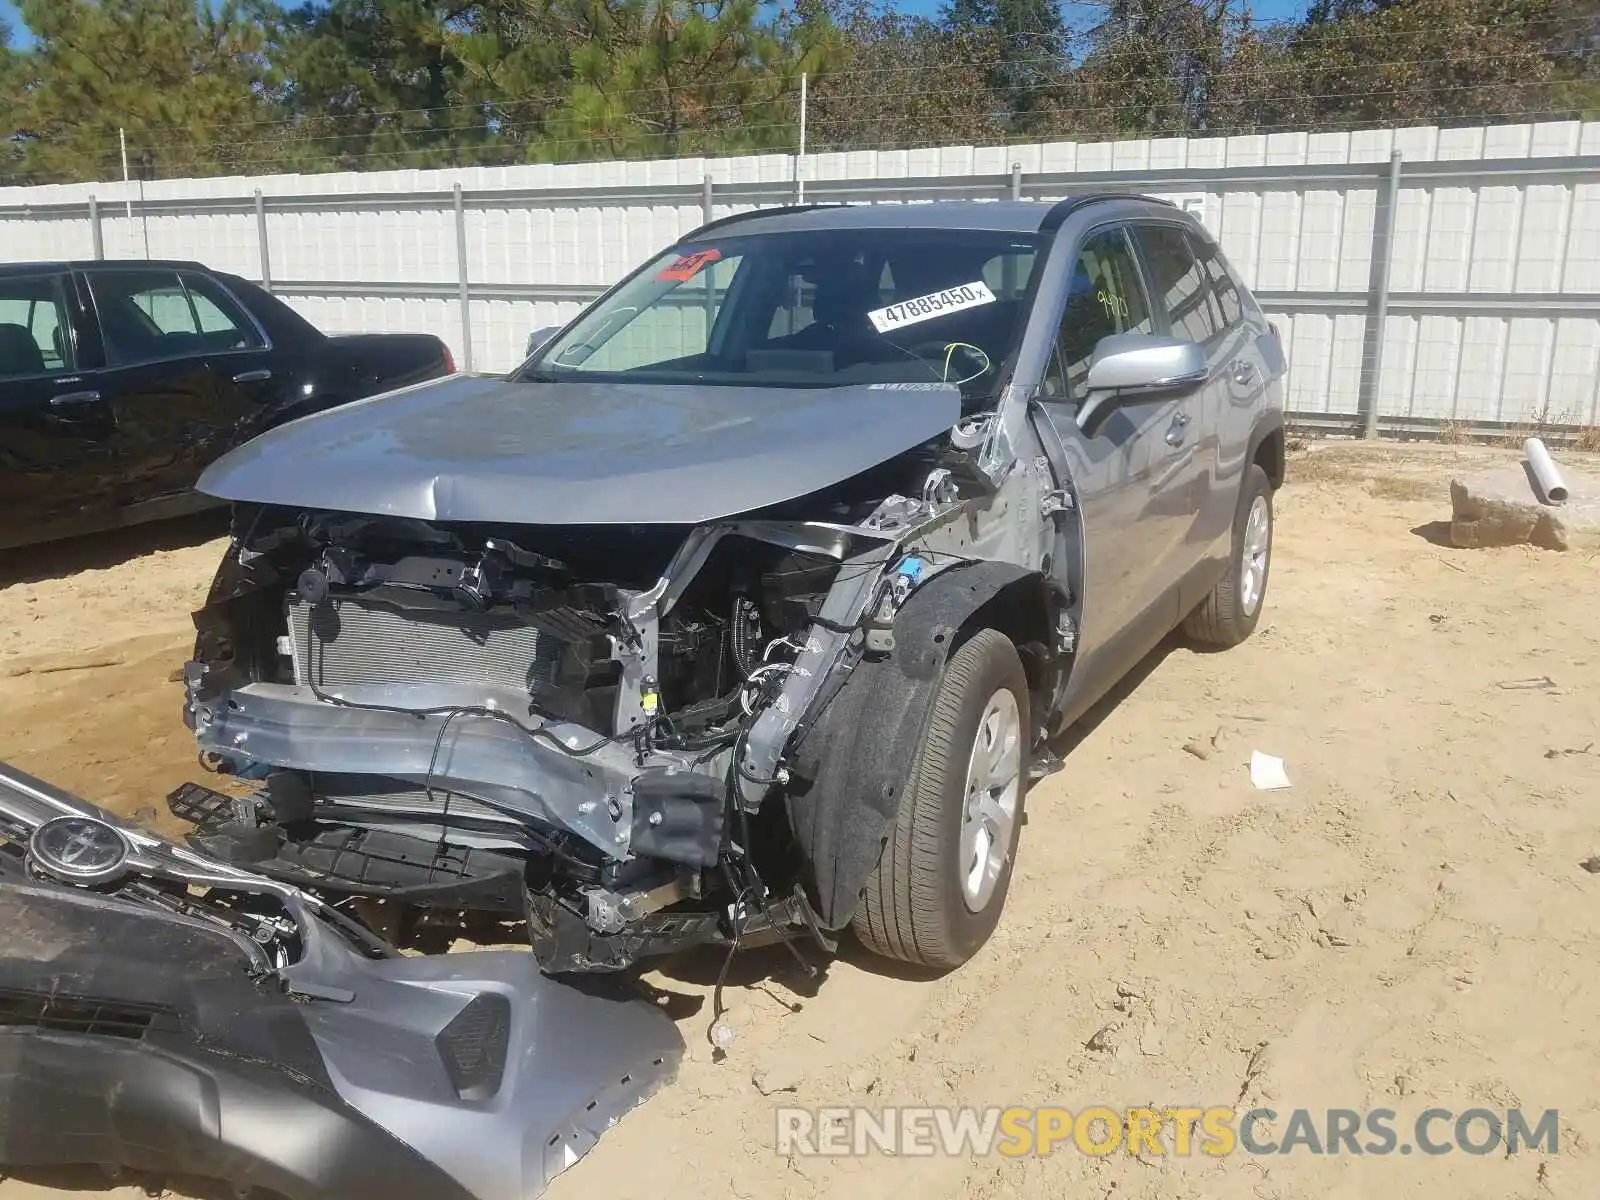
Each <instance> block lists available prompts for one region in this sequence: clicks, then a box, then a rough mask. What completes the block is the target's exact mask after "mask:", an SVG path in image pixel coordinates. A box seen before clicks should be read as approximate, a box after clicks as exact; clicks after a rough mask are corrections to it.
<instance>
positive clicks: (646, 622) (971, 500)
mask: <svg viewBox="0 0 1600 1200" xmlns="http://www.w3.org/2000/svg"><path fill="white" fill-rule="evenodd" d="M1284 370H1285V362H1284V356H1283V351H1282V348H1281V346H1280V342H1279V338H1278V336H1277V334H1276V332H1275V331H1274V330H1273V327H1272V326H1271V325H1270V324H1269V323H1268V321H1267V320H1266V319H1265V317H1264V316H1263V315H1262V312H1261V309H1260V307H1259V306H1258V304H1257V303H1256V301H1255V299H1254V298H1253V297H1252V295H1251V294H1250V292H1249V290H1248V289H1247V288H1246V287H1245V285H1244V284H1243V282H1242V281H1241V280H1240V278H1239V275H1238V274H1237V272H1236V271H1235V270H1233V269H1232V267H1231V266H1230V265H1229V263H1228V262H1227V260H1226V259H1225V257H1224V256H1223V254H1222V253H1221V252H1220V250H1219V249H1218V247H1217V245H1216V243H1215V241H1214V240H1213V239H1212V238H1211V237H1210V235H1209V234H1208V233H1207V232H1206V231H1205V230H1204V228H1203V227H1202V226H1201V225H1200V224H1199V223H1198V222H1196V221H1195V220H1194V219H1193V218H1192V217H1190V216H1189V215H1187V214H1186V213H1184V212H1182V211H1180V210H1178V209H1176V208H1174V207H1173V206H1171V205H1169V204H1166V203H1163V202H1160V201H1156V200H1151V199H1147V198H1142V197H1136V196H1085V197H1081V198H1075V199H1068V200H1063V201H1061V202H1059V203H1028V202H1015V203H1006V202H1001V203H986V202H960V203H933V204H921V205H907V206H902V205H883V206H844V205H835V206H806V207H797V208H786V209H769V210H765V211H757V212H750V213H744V214H741V215H738V216H734V217H730V218H727V219H725V220H720V221H715V222H712V223H711V224H708V225H705V226H703V227H702V228H700V229H698V230H696V231H694V232H693V233H692V234H690V235H689V236H688V237H686V238H685V239H683V240H682V241H681V242H679V243H678V244H677V245H674V246H673V247H671V248H670V249H669V250H667V251H665V252H664V253H662V254H660V255H658V256H657V257H655V258H653V259H652V260H651V261H649V262H648V263H646V264H645V265H644V266H642V267H641V268H640V269H639V270H637V271H635V272H634V273H633V274H631V275H629V276H628V277H627V278H625V279H623V280H622V281H621V282H620V283H618V284H617V285H616V286H615V287H613V288H612V289H610V290H609V291H608V292H607V293H606V294H605V295H604V296H602V297H601V298H600V299H599V300H597V301H596V302H595V303H594V304H592V305H591V306H589V307H588V308H587V309H586V310H585V311H584V312H583V313H581V314H580V315H579V316H578V317H577V318H576V319H575V320H573V321H572V322H571V323H570V324H568V325H567V326H565V327H564V328H562V329H561V330H559V331H557V332H555V333H554V334H553V335H552V336H550V337H548V338H547V339H544V340H543V341H542V345H540V346H539V348H538V349H537V350H535V352H534V353H533V354H532V355H531V356H530V357H529V358H528V360H527V361H526V362H525V363H524V364H523V365H522V366H521V367H519V368H518V369H517V370H515V371H514V372H512V373H511V374H510V375H508V376H505V377H471V376H455V377H452V378H450V379H446V380H442V381H435V382H430V383H425V384H422V385H419V386H415V387H410V388H406V389H403V390H400V391H395V392H391V393H388V394H385V395H382V396H378V397H376V398H373V399H369V400H365V401H361V402H359V403H356V404H352V405H348V406H346V407H344V408H341V409H337V410H334V411H331V412H327V413H322V414H318V415H314V416H310V417H307V418H305V419H303V420H300V421H297V422H294V423H292V424H289V425H286V426H284V427H282V428H279V429H276V430H274V431H272V432H269V433H267V434H265V435H263V436H261V437H259V438H257V439H256V440H255V441H253V442H251V443H249V444H247V445H245V446H244V447H242V448H240V449H239V450H237V451H235V452H234V453H233V454H231V455H230V456H229V457H227V458H225V459H223V460H221V461H219V462H218V463H217V464H215V465H214V466H213V467H212V468H211V469H210V470H209V471H208V472H207V473H206V475H205V477H204V478H203V479H202V480H201V483H200V489H201V490H202V491H203V492H207V493H209V494H211V495H214V496H217V497H220V498H223V499H226V500H230V501H232V502H233V503H234V527H233V536H232V541H231V546H230V549H229V550H228V552H227V555H226V557H225V559H224V561H223V562H222V564H221V567H220V569H219V571H218V573H217V576H216V580H215V583H214V585H213V587H212V590H211V594H210V597H209V599H208V601H207V603H206V604H205V606H204V608H203V609H201V610H200V611H199V612H198V613H197V614H196V618H195V619H196V626H197V630H198V636H197V641H196V647H195V654H194V660H193V661H192V662H191V663H190V664H189V666H188V668H187V679H186V683H187V699H186V714H187V720H188V721H189V723H190V725H191V727H192V728H193V730H194V733H195V736H196V738H197V739H198V743H199V747H200V749H201V752H202V761H204V762H206V763H207V764H208V765H209V766H210V767H211V768H212V769H214V770H216V771H219V772H222V773H225V774H230V775H232V776H234V777H236V780H235V786H230V787H229V788H228V789H227V791H228V792H229V793H230V794H229V795H224V794H223V792H222V791H219V790H213V789H211V788H206V787H202V786H200V785H198V784H191V785H188V786H186V787H185V788H182V789H180V790H179V792H177V793H174V795H173V796H172V797H171V798H170V803H171V805H172V807H173V808H174V811H177V812H179V813H180V814H181V815H184V816H187V817H189V818H191V819H193V820H194V821H196V822H197V824H198V828H197V829H196V831H195V832H194V833H193V834H192V835H191V840H192V841H193V843H194V844H195V845H196V846H197V847H198V848H201V849H203V850H205V851H207V852H209V853H211V854H213V855H218V856H221V857H223V858H225V859H227V860H229V861H231V862H234V863H236V864H239V865H243V866H248V867H249V868H250V869H251V870H253V871H256V872H260V873H263V874H267V875H270V876H273V877H276V878H279V879H282V880H284V881H286V882H290V883H293V884H295V885H296V886H298V887H301V888H303V889H307V890H310V891H312V892H314V893H316V894H319V895H322V896H324V897H326V898H332V899H333V901H334V902H335V903H338V904H341V905H346V902H347V901H348V902H349V904H348V907H349V908H350V909H352V910H362V908H363V905H365V908H366V910H367V911H371V910H372V909H373V908H375V907H376V908H381V909H383V910H384V911H385V912H386V913H388V914H390V917H391V918H392V919H394V920H397V921H400V922H402V923H404V922H424V923H425V922H428V921H437V920H440V919H441V917H445V918H449V919H455V918H456V916H457V915H458V914H460V913H462V912H471V911H487V912H490V913H494V912H498V913H502V914H505V915H507V916H510V917H515V918H525V919H526V922H527V928H528V936H529V938H530V940H531V943H532V946H533V949H534V951H535V953H536V955H537V957H538V959H539V961H540V963H541V964H542V965H543V966H544V968H545V969H546V970H547V971H550V972H573V971H603V970H619V969H624V968H629V967H632V966H634V965H635V964H636V963H639V962H640V961H641V960H646V959H648V958H649V957H651V956H655V955H659V954H664V953H668V952H672V951H677V950H681V949H684V948H687V947H690V946H694V945H701V944H706V943H720V944H722V945H724V946H726V947H729V948H730V949H736V948H738V947H739V946H741V945H744V946H748V945H752V944H755V943H756V942H757V941H771V940H774V939H778V938H781V939H784V940H786V941H787V940H789V939H790V938H791V937H792V936H793V935H794V934H796V933H799V934H803V935H805V936H807V937H811V938H814V939H815V940H816V941H818V942H819V943H821V944H822V945H823V946H824V947H825V948H827V949H829V950H831V949H833V948H834V947H835V946H836V943H837V938H838V937H839V935H841V934H842V933H843V932H844V931H845V930H846V928H847V927H848V928H851V929H853V930H854V933H855V935H856V936H857V937H858V938H859V939H860V941H862V942H863V943H865V944H866V945H867V946H868V947H870V948H871V949H872V950H875V951H877V952H878V953H880V954H883V955H887V956H891V957H894V958H899V959H904V960H909V961H911V962H913V963H917V964H922V965H924V966H929V967H933V968H938V969H949V968H953V967H955V966H957V965H959V964H961V963H962V962H964V961H965V960H966V959H968V958H969V957H970V956H971V955H972V954H973V953H974V952H975V951H977V950H978V948H979V947H981V946H982V945H983V944H984V942H985V940H986V939H987V938H988V937H989V935H990V933H991V931H992V930H993V929H994V927H995V923H996V921H997V920H998V919H999V916H1000V912H1001V908H1002V905H1003V904H1004V902H1005V897H1006V892H1007V888H1008V885H1009V882H1010V878H1011V872H1012V864H1013V861H1014V857H1015V854H1016V851H1017V844H1018V835H1019V833H1020V830H1021V827H1022V810H1023V799H1024V794H1025V792H1026V790H1027V787H1028V784H1029V783H1030V782H1031V781H1032V780H1034V779H1037V778H1038V777H1040V776H1042V775H1044V774H1047V773H1049V772H1050V771H1052V770H1055V769H1059V768H1060V767H1061V765H1062V764H1061V762H1060V761H1059V759H1058V758H1057V757H1056V755H1055V754H1054V753H1052V750H1051V739H1052V737H1053V735H1055V734H1056V733H1058V732H1059V731H1061V730H1062V729H1063V728H1064V727H1065V726H1067V725H1068V724H1070V723H1071V722H1073V721H1074V720H1076V719H1077V718H1078V717H1079V716H1080V715H1081V714H1082V713H1083V712H1084V711H1085V710H1086V709H1087V708H1088V707H1089V706H1090V705H1091V704H1093V703H1094V702H1095V701H1096V700H1097V699H1099V698H1100V697H1102V696H1104V695H1105V694H1106V693H1107V691H1108V690H1109V689H1110V688H1111V686H1112V685H1113V684H1114V683H1116V682H1117V680H1118V679H1119V678H1121V677H1122V676H1123V675H1124V674H1125V673H1126V672H1127V671H1128V670H1129V669H1130V668H1131V667H1132V666H1133V665H1134V664H1135V663H1137V662H1138V660H1139V659H1140V658H1141V657H1143V656H1144V655H1145V654H1147V653H1148V652H1149V651H1150V650H1151V649H1152V648H1153V647H1155V646H1156V645H1157V643H1158V642H1159V641H1160V640H1161V639H1162V638H1163V637H1164V636H1165V635H1167V634H1168V633H1169V632H1170V631H1172V630H1173V629H1174V628H1175V627H1178V626H1180V625H1181V626H1182V628H1183V629H1184V630H1185V631H1186V633H1187V634H1188V635H1189V636H1190V637H1191V638H1193V639H1197V640H1198V641H1200V642H1203V643H1207V644H1210V645H1214V646H1229V645H1232V644H1235V643H1237V642H1239V641H1242V640H1243V639H1245V638H1247V637H1249V636H1250V633H1251V632H1252V630H1253V629H1254V628H1255V626H1256V623H1257V621H1258V620H1259V619H1260V615H1261V610H1262V602H1263V596H1264V593H1265V589H1266V584H1267V576H1268V565H1269V561H1270V552H1271V546H1272V511H1273V495H1274V492H1275V490H1276V489H1277V488H1278V487H1279V485H1280V484H1281V483H1282V481H1283V472H1284V440H1283V421H1282V398H1281V397H1282V377H1283V374H1284ZM240 785H242V786H240ZM219 786H220V785H219ZM241 796H243V797H244V798H243V799H241V798H240V797H241ZM374 901H377V902H381V903H379V904H377V905H374V904H372V903H371V902H374ZM386 932H392V931H389V930H386Z"/></svg>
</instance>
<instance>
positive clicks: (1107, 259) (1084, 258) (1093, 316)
mask: <svg viewBox="0 0 1600 1200" xmlns="http://www.w3.org/2000/svg"><path fill="white" fill-rule="evenodd" d="M1154 329H1155V326H1154V324H1153V323H1152V321H1151V319H1150V305H1149V303H1148V302H1147V301H1146V299H1145V294H1144V285H1143V284H1142V283H1141V282H1140V279H1139V267H1138V262H1137V260H1136V259H1135V258H1134V255H1133V247H1132V246H1131V245H1129V243H1128V237H1127V234H1126V233H1124V232H1123V231H1122V230H1121V229H1103V230H1101V231H1099V232H1098V233H1093V234H1090V235H1089V237H1088V238H1087V239H1086V240H1085V241H1084V243H1083V248H1082V249H1081V250H1079V251H1078V260H1077V262H1076V263H1075V264H1074V266H1073V271H1072V278H1071V280H1070V281H1069V282H1068V284H1067V303H1066V307H1065V308H1064V309H1063V310H1062V313H1061V329H1060V333H1059V335H1058V337H1057V339H1056V352H1055V354H1053V355H1052V356H1051V360H1050V366H1049V368H1048V369H1047V370H1046V372H1045V377H1044V380H1043V382H1042V385H1041V389H1040V395H1041V398H1042V399H1045V400H1068V399H1073V400H1076V399H1081V398H1082V395H1083V380H1084V377H1085V376H1086V375H1088V373H1089V363H1090V361H1091V360H1092V359H1093V357H1094V350H1095V347H1096V346H1098V345H1099V344H1100V340H1101V339H1102V338H1106V337H1110V336H1111V335H1112V334H1115V333H1151V332H1154Z"/></svg>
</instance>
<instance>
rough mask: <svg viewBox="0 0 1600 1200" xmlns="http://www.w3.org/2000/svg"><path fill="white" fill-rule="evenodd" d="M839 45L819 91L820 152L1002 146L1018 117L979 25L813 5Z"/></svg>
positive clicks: (996, 55) (856, 6)
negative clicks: (997, 83) (1001, 88)
mask: <svg viewBox="0 0 1600 1200" xmlns="http://www.w3.org/2000/svg"><path fill="white" fill-rule="evenodd" d="M813 7H814V8H816V9H825V11H826V13H827V18H828V22H829V26H830V28H832V29H834V30H835V31H836V37H837V41H836V43H835V44H834V45H833V46H832V48H831V50H830V59H831V64H832V65H831V69H830V70H829V71H828V72H827V73H826V75H825V76H824V77H823V78H822V79H821V80H820V81H819V82H818V83H817V84H816V85H815V86H813V87H812V88H811V97H810V100H811V102H810V106H809V107H810V113H809V120H810V129H811V138H812V144H813V145H815V146H816V148H817V149H819V150H824V149H831V150H849V149H876V148H895V147H905V146H938V145H948V144H950V143H953V142H960V143H987V142H993V141H996V140H1000V139H1003V138H1004V137H1005V136H1006V132H1007V129H1008V127H1009V121H1010V113H1009V112H1008V111H1007V107H1006V102H1005V99H1004V98H1003V97H1002V96H1000V95H999V94H998V93H997V92H996V91H995V90H994V86H993V85H994V80H995V78H996V77H997V75H998V71H999V66H1000V59H1001V54H1000V45H999V42H998V40H997V39H996V37H995V35H994V32H993V30H992V29H991V28H988V27H987V26H985V25H984V24H982V23H979V22H968V23H962V24H958V23H955V22H946V21H940V22H935V21H930V20H928V19H926V18H923V17H912V16H907V15H906V14H904V13H902V12H899V11H898V10H896V9H894V8H892V7H890V6H888V5H882V4H878V3H874V0H837V3H830V2H829V0H813Z"/></svg>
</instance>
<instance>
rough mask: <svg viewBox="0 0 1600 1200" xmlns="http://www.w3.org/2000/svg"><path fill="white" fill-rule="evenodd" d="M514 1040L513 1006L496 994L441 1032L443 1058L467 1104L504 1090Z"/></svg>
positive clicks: (471, 1005)
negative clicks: (503, 1084)
mask: <svg viewBox="0 0 1600 1200" xmlns="http://www.w3.org/2000/svg"><path fill="white" fill-rule="evenodd" d="M510 1040H511V1003H510V1001H508V1000H507V999H506V998H505V997H504V996H502V995H500V994H498V993H496V992H482V993H480V994H479V995H477V996H475V997H473V998H472V1000H471V1001H469V1002H468V1004H467V1006H466V1007H465V1008H463V1009H462V1010H461V1011H460V1012H459V1013H457V1014H456V1016H455V1019H454V1020H452V1021H451V1022H450V1024H448V1025H446V1026H445V1027H444V1028H443V1029H441V1030H440V1031H439V1036H438V1039H437V1041H436V1044H437V1046H438V1049H439V1057H440V1059H441V1060H443V1062H444V1069H445V1074H447V1075H449V1076H450V1083H451V1085H452V1086H453V1087H454V1088H455V1089H456V1093H457V1094H458V1095H459V1096H460V1097H461V1098H462V1099H463V1100H487V1099H489V1098H490V1097H491V1096H493V1095H494V1094H495V1093H496V1092H498V1091H499V1090H500V1078H501V1076H502V1075H503V1074H504V1073H505V1068H506V1054H507V1051H508V1049H509V1046H510Z"/></svg>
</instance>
